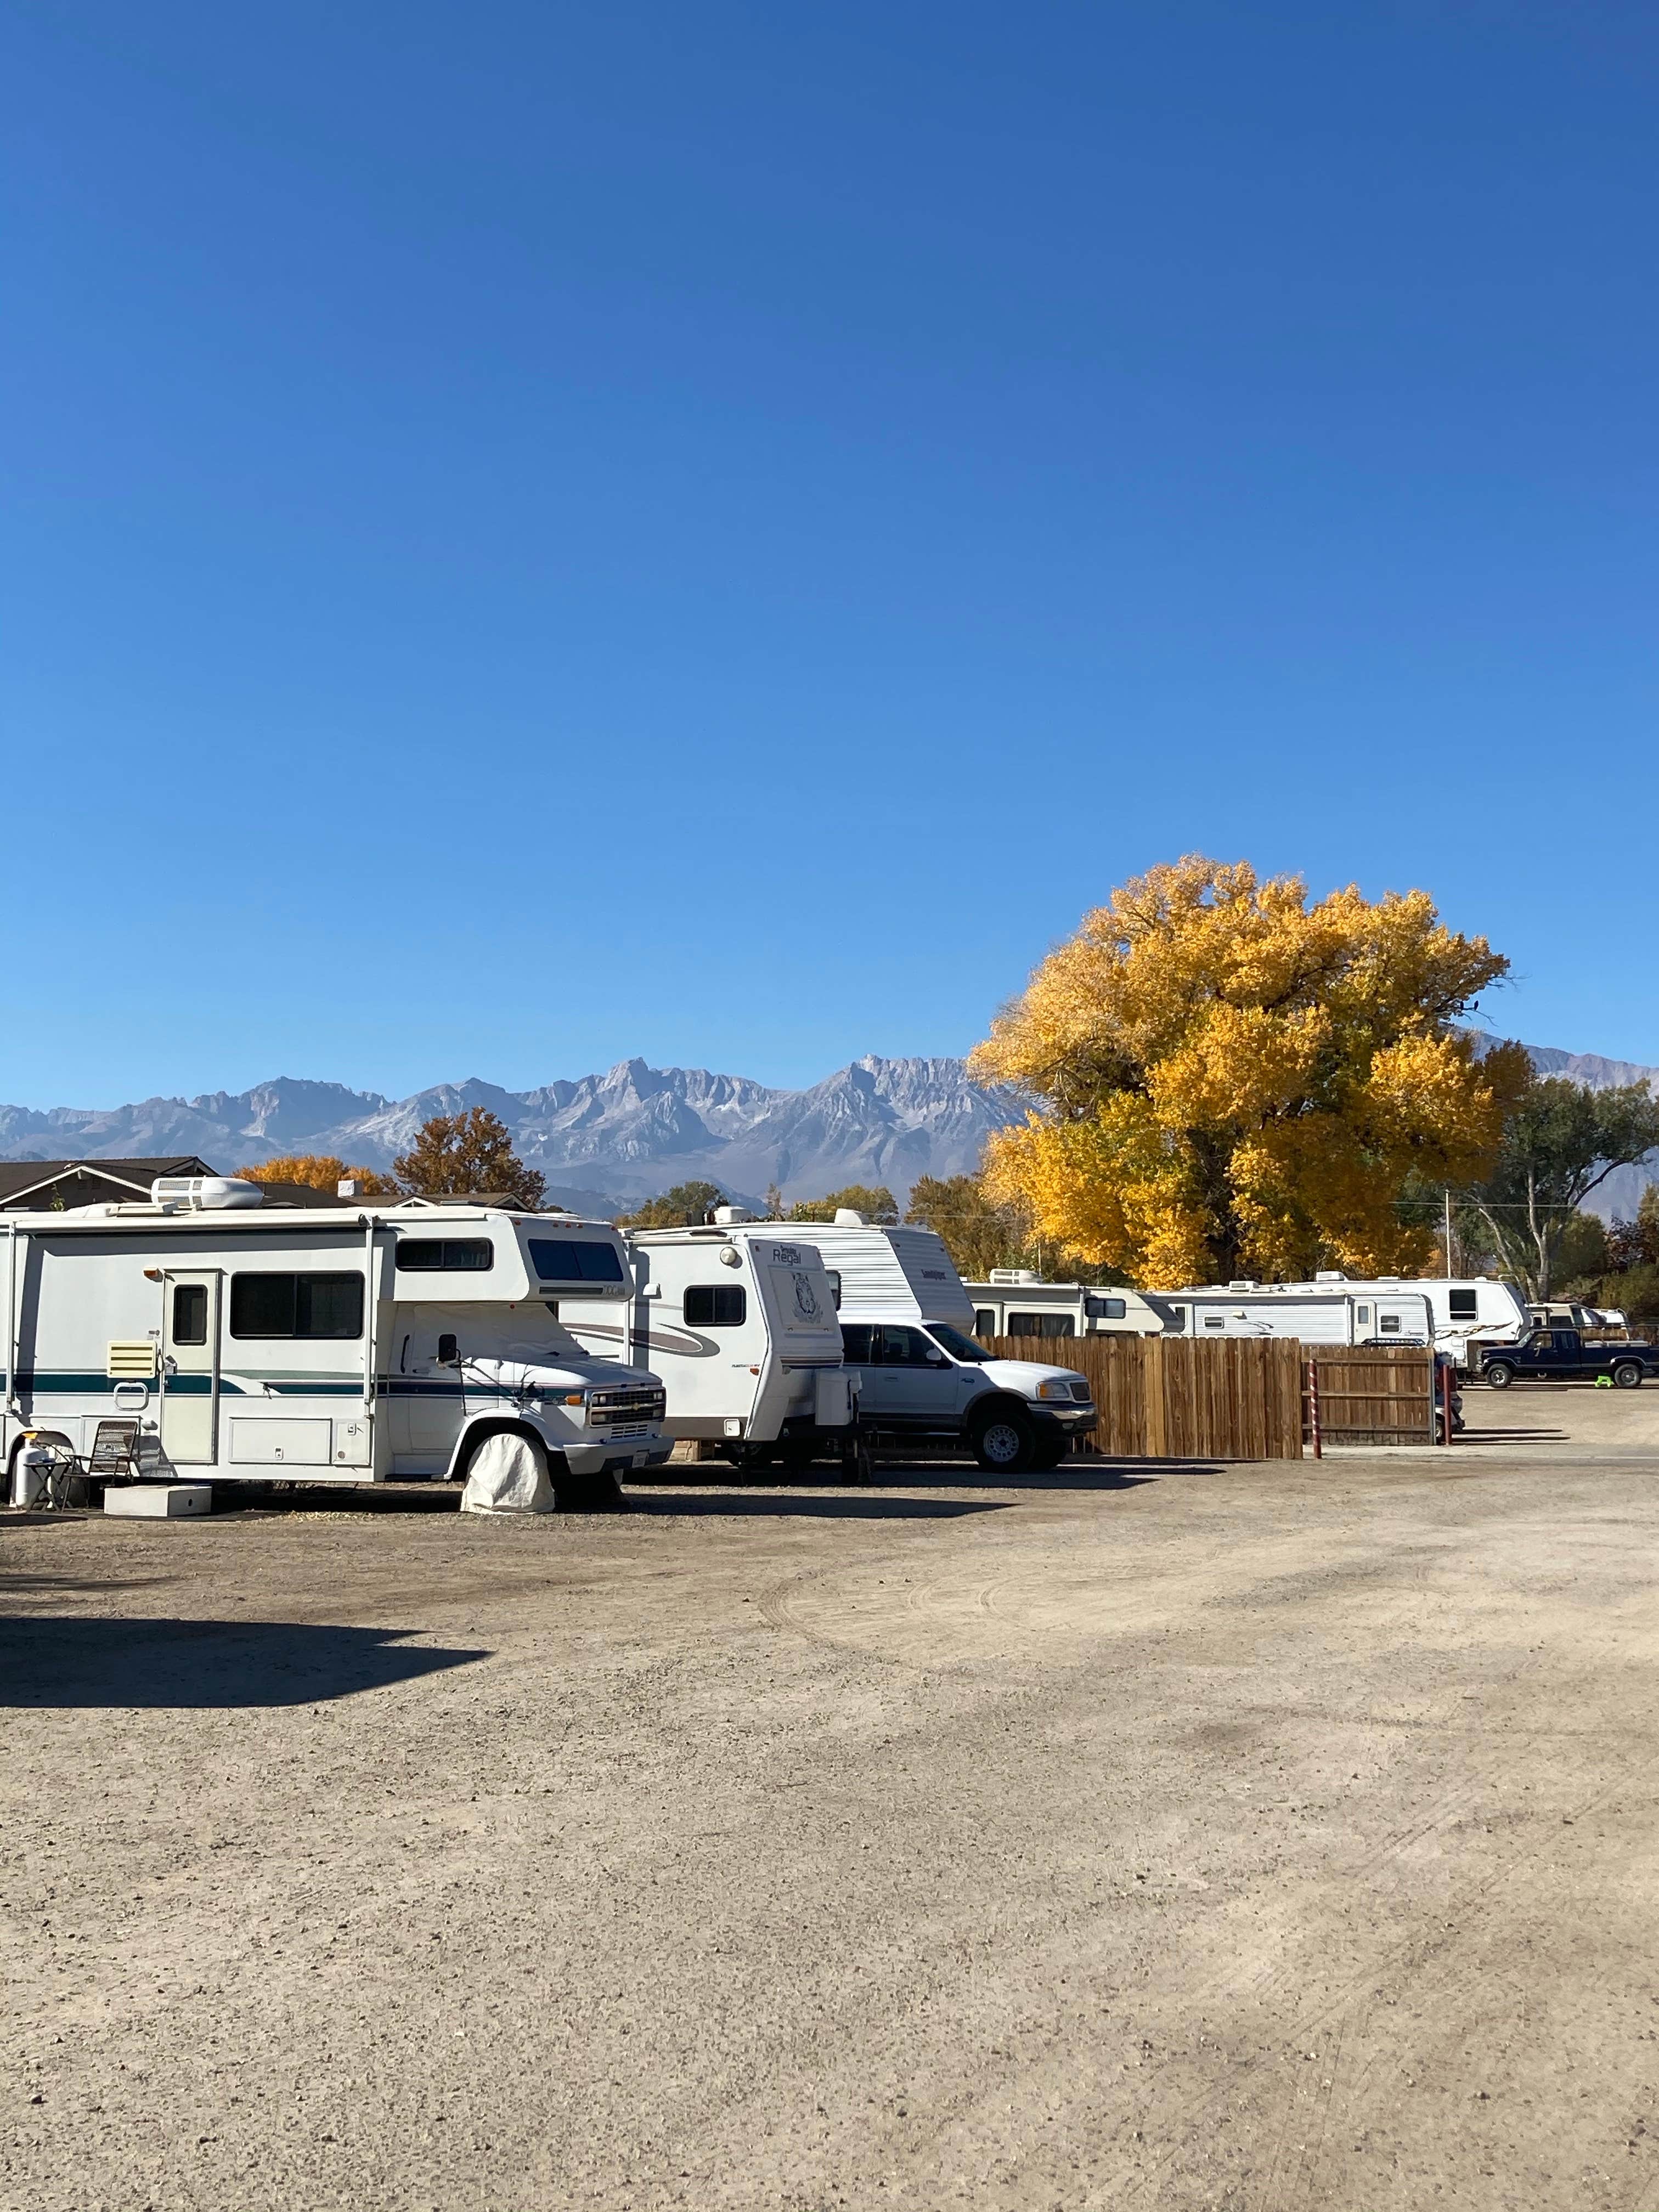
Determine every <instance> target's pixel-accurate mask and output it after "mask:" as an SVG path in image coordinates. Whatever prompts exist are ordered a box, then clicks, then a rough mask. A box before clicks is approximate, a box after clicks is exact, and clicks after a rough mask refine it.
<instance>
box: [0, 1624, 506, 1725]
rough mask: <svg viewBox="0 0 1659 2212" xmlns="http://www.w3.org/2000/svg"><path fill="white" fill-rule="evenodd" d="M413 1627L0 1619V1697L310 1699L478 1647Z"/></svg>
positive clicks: (439, 1668) (93, 1702)
mask: <svg viewBox="0 0 1659 2212" xmlns="http://www.w3.org/2000/svg"><path fill="white" fill-rule="evenodd" d="M420 1633H421V1632H420V1631H419V1630H418V1629H411V1628H337V1627H330V1626H319V1625H313V1624H312V1623H310V1622H304V1623H301V1622H295V1621H280V1620H278V1621H265V1620H246V1621H244V1620H69V1619H65V1618H64V1616H63V1615H61V1614H57V1615H46V1614H43V1615H41V1616H40V1618H39V1619H18V1618H15V1617H14V1618H12V1619H10V1620H0V1707H3V1708H9V1709H10V1710H12V1711H18V1710H23V1709H30V1710H34V1711H40V1710H43V1709H45V1710H52V1709H54V1708H65V1709H70V1708H76V1707H111V1706H112V1707H116V1708H121V1707H132V1708H136V1709H148V1708H155V1707H171V1708H177V1709H181V1710H191V1709H196V1710H208V1709H216V1708H221V1707H225V1706H239V1705H254V1706H261V1705H323V1704H325V1703H327V1702H328V1701H329V1700H330V1699H335V1698H350V1697H356V1696H357V1695H358V1694H359V1693H360V1692H362V1691H364V1690H383V1689H386V1688H388V1687H389V1686H391V1685H392V1684H393V1683H396V1682H409V1681H414V1680H417V1679H418V1678H419V1677H420V1676H422V1675H423V1674H442V1673H444V1672H446V1671H447V1669H449V1668H453V1667H466V1666H470V1665H471V1663H472V1662H474V1661H475V1660H478V1659H487V1658H489V1656H490V1654H489V1652H488V1651H485V1650H473V1651H457V1650H435V1649H434V1648H433V1647H432V1646H431V1645H429V1644H405V1643H404V1642H403V1641H402V1639H403V1638H404V1637H408V1636H417V1635H419V1634H420Z"/></svg>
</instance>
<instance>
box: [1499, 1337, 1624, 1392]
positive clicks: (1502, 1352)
mask: <svg viewBox="0 0 1659 2212" xmlns="http://www.w3.org/2000/svg"><path fill="white" fill-rule="evenodd" d="M1601 1375H1606V1376H1611V1378H1612V1380H1613V1382H1614V1383H1616V1384H1617V1385H1618V1387H1619V1388H1620V1389H1621V1390H1634V1389H1637V1388H1638V1385H1640V1384H1641V1383H1644V1382H1645V1381H1646V1380H1647V1378H1648V1376H1650V1375H1659V1346H1654V1345H1651V1344H1603V1343H1600V1342H1597V1341H1596V1340H1595V1339H1591V1340H1589V1341H1588V1342H1587V1341H1586V1340H1585V1339H1584V1338H1583V1337H1582V1336H1581V1335H1580V1334H1579V1333H1578V1331H1577V1329H1576V1328H1555V1327H1551V1328H1534V1329H1533V1330H1531V1331H1530V1332H1529V1333H1528V1334H1527V1335H1525V1336H1523V1337H1522V1340H1521V1341H1520V1342H1519V1343H1518V1344H1494V1345H1493V1346H1491V1348H1490V1349H1489V1350H1488V1351H1487V1352H1486V1356H1485V1358H1483V1359H1482V1360H1481V1363H1480V1376H1481V1380H1482V1381H1483V1382H1486V1383H1491V1385H1492V1389H1494V1390H1507V1389H1509V1387H1510V1383H1579V1382H1584V1381H1594V1380H1595V1378H1596V1377H1597V1376H1601Z"/></svg>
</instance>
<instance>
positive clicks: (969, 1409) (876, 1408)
mask: <svg viewBox="0 0 1659 2212" xmlns="http://www.w3.org/2000/svg"><path fill="white" fill-rule="evenodd" d="M800 1233H801V1234H802V1235H804V1236H807V1237H811V1240H812V1242H813V1243H814V1244H815V1245H816V1246H817V1249H818V1250H819V1252H820V1253H821V1254H822V1255H823V1265H824V1268H825V1271H826V1273H828V1276H829V1283H830V1286H831V1289H832V1290H833V1291H834V1293H835V1296H836V1301H837V1303H838V1304H839V1306H840V1309H841V1323H842V1344H843V1346H844V1347H845V1352H846V1358H847V1364H848V1367H849V1368H852V1369H854V1370H855V1371H856V1373H857V1376H858V1387H859V1419H860V1424H861V1425H862V1426H863V1428H864V1429H865V1430H866V1432H867V1433H868V1434H870V1435H871V1436H872V1437H877V1438H880V1437H890V1438H893V1439H896V1440H900V1441H907V1442H926V1441H928V1440H933V1441H937V1442H939V1443H945V1444H948V1445H951V1446H953V1447H955V1448H957V1449H960V1448H962V1447H963V1446H966V1448H967V1449H969V1450H970V1451H971V1452H972V1453H973V1454H974V1455H975V1458H976V1459H977V1460H978V1461H979V1463H980V1465H981V1467H983V1468H987V1469H990V1470H993V1471H996V1472H1001V1473H1006V1474H1014V1473H1018V1472H1021V1471H1023V1470H1024V1469H1025V1468H1044V1467H1055V1466H1058V1464H1059V1462H1060V1460H1061V1459H1062V1458H1063V1457H1064V1456H1065V1455H1066V1452H1067V1451H1068V1450H1069V1449H1071V1447H1072V1445H1073V1443H1078V1442H1080V1441H1081V1440H1082V1438H1083V1437H1085V1436H1086V1435H1087V1434H1088V1433H1089V1431H1091V1429H1093V1427H1094V1426H1095V1423H1096V1413H1095V1404H1094V1395H1093V1393H1092V1391H1091V1389H1090V1386H1089V1383H1088V1380H1087V1378H1086V1376H1082V1375H1079V1374H1078V1373H1077V1372H1076V1371H1075V1370H1073V1369H1072V1368H1069V1367H1048V1366H1046V1365H1044V1364H1042V1363H1041V1362H1039V1361H1036V1360H1030V1359H993V1358H991V1356H990V1354H989V1353H988V1352H987V1351H986V1350H985V1347H984V1346H983V1345H981V1344H976V1343H975V1341H974V1339H973V1336H972V1334H971V1331H972V1329H973V1326H974V1305H973V1301H972V1299H971V1298H970V1297H969V1295H968V1293H967V1291H966V1290H965V1289H964V1288H963V1282H962V1278H961V1276H960V1275H958V1274H957V1271H956V1267H955V1264H954V1262H953V1261H952V1260H951V1255H950V1254H949V1252H948V1251H946V1249H945V1243H944V1241H943V1239H942V1238H940V1237H937V1236H935V1235H934V1233H933V1231H932V1230H931V1229H889V1228H882V1227H879V1226H878V1225H874V1224H872V1223H869V1222H866V1220H865V1219H864V1218H863V1217H862V1216H861V1215H860V1214H858V1213H856V1212H852V1211H851V1210H850V1209H843V1210H842V1212H839V1213H837V1214H836V1218H835V1220H834V1221H833V1222H816V1221H815V1222H812V1223H811V1224H810V1225H808V1224H805V1223H803V1224H802V1225H801V1228H800Z"/></svg>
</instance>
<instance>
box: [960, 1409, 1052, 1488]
mask: <svg viewBox="0 0 1659 2212" xmlns="http://www.w3.org/2000/svg"><path fill="white" fill-rule="evenodd" d="M968 1441H969V1443H970V1444H971V1445H972V1446H973V1450H974V1457H975V1459H976V1460H977V1461H978V1462H979V1463H980V1465H981V1467H982V1468H984V1470H985V1472H986V1474H1027V1473H1029V1471H1030V1468H1031V1467H1032V1465H1033V1463H1034V1459H1035V1455H1036V1436H1035V1434H1034V1432H1033V1431H1032V1428H1031V1424H1030V1419H1029V1418H1028V1416H1027V1415H1026V1414H1025V1413H1023V1412H1022V1411H1021V1410H1020V1408H1019V1407H1018V1406H997V1407H993V1408H992V1410H991V1411H990V1412H989V1413H981V1416H980V1417H979V1419H978V1420H976V1421H975V1424H974V1425H973V1427H972V1429H971V1430H970V1431H969V1437H968Z"/></svg>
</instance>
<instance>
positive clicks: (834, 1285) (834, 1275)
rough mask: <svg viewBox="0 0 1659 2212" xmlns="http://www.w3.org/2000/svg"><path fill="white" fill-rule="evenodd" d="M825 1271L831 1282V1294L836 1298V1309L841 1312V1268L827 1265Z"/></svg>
mask: <svg viewBox="0 0 1659 2212" xmlns="http://www.w3.org/2000/svg"><path fill="white" fill-rule="evenodd" d="M823 1272H824V1274H825V1276H826V1278H827V1279H828V1281H829V1295H830V1297H832V1298H833V1299H834V1300H835V1304H836V1312H837V1313H839V1312H840V1311H841V1269H840V1268H839V1267H826V1268H825V1269H824V1271H823Z"/></svg>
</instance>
